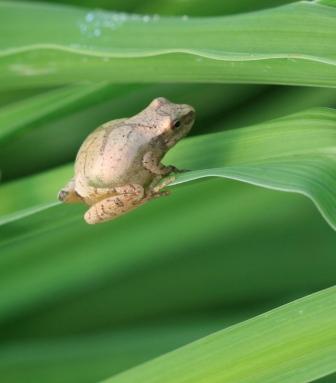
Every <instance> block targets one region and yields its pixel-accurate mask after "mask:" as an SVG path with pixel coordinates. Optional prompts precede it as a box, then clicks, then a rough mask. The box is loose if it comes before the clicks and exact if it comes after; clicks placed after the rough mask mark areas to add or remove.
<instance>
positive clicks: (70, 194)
mask: <svg viewBox="0 0 336 383" xmlns="http://www.w3.org/2000/svg"><path fill="white" fill-rule="evenodd" d="M57 198H58V200H59V201H61V202H64V203H75V202H81V201H82V198H81V196H80V195H79V194H77V192H76V191H75V181H74V179H73V178H72V179H71V180H70V181H69V182H68V183H67V185H66V186H65V187H64V188H63V189H61V190H60V191H59V193H58V196H57Z"/></svg>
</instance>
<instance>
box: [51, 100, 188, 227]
mask: <svg viewBox="0 0 336 383" xmlns="http://www.w3.org/2000/svg"><path fill="white" fill-rule="evenodd" d="M194 118H195V111H194V109H193V108H192V107H191V106H190V105H186V104H174V103H172V102H170V101H168V100H167V99H165V98H163V97H159V98H156V99H154V100H153V101H152V102H151V103H150V104H149V106H148V107H147V108H145V109H144V110H143V111H142V112H140V113H139V114H137V115H135V116H133V117H130V118H124V119H119V120H113V121H109V122H107V123H105V124H103V125H101V126H100V127H99V128H97V129H96V130H95V131H93V132H92V133H91V134H90V135H89V136H88V137H87V138H86V139H85V141H84V142H83V144H82V146H81V147H80V149H79V152H78V154H77V158H76V162H75V176H74V178H72V179H71V180H70V181H69V183H68V184H67V185H66V186H65V187H64V188H63V189H62V190H61V191H60V192H59V194H58V198H59V199H60V200H61V201H63V202H67V203H73V202H84V203H86V204H87V205H89V206H90V208H89V210H88V211H87V212H86V213H85V215H84V218H85V220H86V222H87V223H90V224H95V223H100V222H105V221H109V220H111V219H114V218H116V217H118V216H120V215H121V214H124V213H126V212H128V211H130V210H133V209H134V208H136V207H138V206H140V205H142V204H143V203H145V202H147V201H148V200H150V199H152V198H154V197H158V196H161V195H164V194H166V192H162V191H161V189H162V188H163V187H164V186H166V184H167V182H166V183H165V184H164V185H161V184H159V182H160V180H161V179H162V177H164V176H166V175H168V174H170V173H171V172H173V171H177V169H176V168H175V167H174V166H165V165H163V164H162V163H161V159H162V158H163V156H164V155H165V153H166V152H167V151H168V150H169V149H170V148H171V147H173V146H174V145H175V144H176V143H177V142H178V141H179V140H180V139H181V138H183V137H184V136H185V135H186V134H187V133H188V132H189V130H190V129H191V127H192V125H193V123H194Z"/></svg>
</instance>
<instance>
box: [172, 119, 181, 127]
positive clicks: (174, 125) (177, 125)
mask: <svg viewBox="0 0 336 383" xmlns="http://www.w3.org/2000/svg"><path fill="white" fill-rule="evenodd" d="M180 126H181V121H180V120H176V121H174V124H173V127H174V128H175V129H176V128H179V127H180Z"/></svg>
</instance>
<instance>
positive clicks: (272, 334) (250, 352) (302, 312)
mask: <svg viewBox="0 0 336 383" xmlns="http://www.w3.org/2000/svg"><path fill="white" fill-rule="evenodd" d="M335 322H336V288H335V287H333V288H330V289H327V290H324V291H321V292H318V293H316V294H313V295H310V296H307V297H305V298H303V299H299V300H297V301H294V302H292V303H290V304H287V305H285V306H282V307H279V308H277V309H275V310H272V311H269V312H267V313H265V314H263V315H260V316H257V317H255V318H254V319H251V320H248V321H246V322H242V323H240V324H238V325H235V326H232V327H229V328H228V329H226V330H223V331H221V332H218V333H215V334H213V335H210V336H208V337H205V338H203V339H201V340H199V341H197V342H194V343H191V344H190V345H188V346H185V347H182V348H180V349H178V350H176V351H173V352H171V353H169V354H166V355H164V356H162V357H160V358H157V359H154V360H153V361H151V362H148V363H146V364H143V365H141V366H139V367H136V368H134V369H131V370H129V371H126V372H125V373H123V374H120V375H117V376H116V377H114V378H111V379H109V380H106V383H128V382H135V381H136V382H139V383H155V382H158V383H159V382H160V383H170V382H171V383H173V382H174V383H179V382H181V383H182V382H183V383H189V382H190V383H191V382H192V383H201V382H202V383H203V382H207V383H219V382H221V383H224V382H230V383H241V382H244V383H263V382H265V383H266V382H267V383H308V382H311V381H313V380H315V379H317V378H320V377H322V376H325V375H328V374H330V373H332V372H335V371H336V326H335Z"/></svg>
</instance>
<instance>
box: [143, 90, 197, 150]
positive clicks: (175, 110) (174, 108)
mask: <svg viewBox="0 0 336 383" xmlns="http://www.w3.org/2000/svg"><path fill="white" fill-rule="evenodd" d="M148 109H149V110H150V111H151V114H152V115H155V125H156V132H157V135H158V136H160V137H161V139H162V140H163V141H164V144H165V145H166V147H167V148H168V149H169V148H171V147H172V146H174V145H175V144H176V143H177V142H178V141H179V140H180V139H181V138H183V137H184V136H185V135H186V134H188V132H189V131H190V129H191V127H192V125H193V123H194V121H195V109H194V108H193V107H192V106H190V105H187V104H174V103H172V102H170V101H169V100H167V99H166V98H163V97H158V98H155V99H154V100H153V101H152V102H151V103H150V104H149V106H148Z"/></svg>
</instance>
